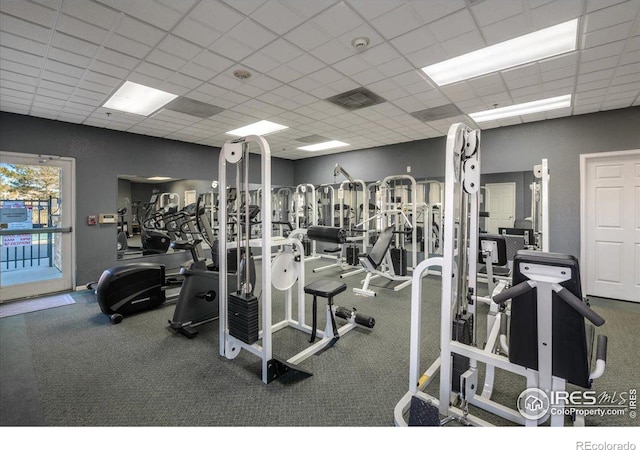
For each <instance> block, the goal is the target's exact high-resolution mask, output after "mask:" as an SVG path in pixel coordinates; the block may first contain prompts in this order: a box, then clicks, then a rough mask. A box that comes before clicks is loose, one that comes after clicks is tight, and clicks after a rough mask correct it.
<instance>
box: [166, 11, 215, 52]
mask: <svg viewBox="0 0 640 450" xmlns="http://www.w3.org/2000/svg"><path fill="white" fill-rule="evenodd" d="M171 32H172V33H173V34H175V35H176V36H180V37H181V38H183V39H186V40H187V41H190V42H193V43H195V44H198V45H200V46H202V47H209V46H210V45H211V44H213V43H214V42H215V41H216V40H217V39H218V38H219V37H220V36H222V33H221V32H219V31H217V30H214V29H213V28H210V27H207V26H206V25H204V24H201V23H200V22H197V21H195V20H193V19H190V18H188V17H187V18H185V19H184V20H183V21H182V22H180V23H179V24H178V26H177V27H175V28H174V29H173V30H172V31H171Z"/></svg>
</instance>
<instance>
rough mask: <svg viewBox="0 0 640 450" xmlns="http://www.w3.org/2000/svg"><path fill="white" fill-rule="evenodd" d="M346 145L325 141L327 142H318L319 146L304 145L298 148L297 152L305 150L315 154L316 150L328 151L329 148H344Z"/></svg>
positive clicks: (344, 143)
mask: <svg viewBox="0 0 640 450" xmlns="http://www.w3.org/2000/svg"><path fill="white" fill-rule="evenodd" d="M347 145H349V144H347V143H346V142H341V141H327V142H320V143H319V144H312V145H305V146H304V147H298V150H307V151H310V152H315V151H318V150H328V149H330V148H338V147H346V146H347Z"/></svg>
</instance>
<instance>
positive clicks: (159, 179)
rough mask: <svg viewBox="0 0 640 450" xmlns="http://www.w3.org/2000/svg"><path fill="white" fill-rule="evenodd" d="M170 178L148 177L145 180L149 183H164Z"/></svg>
mask: <svg viewBox="0 0 640 450" xmlns="http://www.w3.org/2000/svg"><path fill="white" fill-rule="evenodd" d="M170 179H171V177H149V178H147V180H149V181H166V180H170Z"/></svg>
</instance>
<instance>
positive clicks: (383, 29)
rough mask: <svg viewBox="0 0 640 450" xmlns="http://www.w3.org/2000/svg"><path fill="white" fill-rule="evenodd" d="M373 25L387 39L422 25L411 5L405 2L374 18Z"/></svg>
mask: <svg viewBox="0 0 640 450" xmlns="http://www.w3.org/2000/svg"><path fill="white" fill-rule="evenodd" d="M371 25H372V26H373V27H374V28H375V29H376V30H377V31H378V32H379V33H380V34H382V35H383V36H384V37H385V38H386V39H393V38H394V37H397V36H400V35H401V34H404V33H407V32H409V31H411V30H414V29H416V28H418V27H419V26H421V25H422V21H421V20H419V19H418V18H417V17H416V15H415V12H414V10H413V9H412V8H411V6H410V5H408V4H404V5H401V6H400V7H398V8H396V9H393V10H391V11H389V12H387V13H386V14H383V15H382V16H380V17H378V18H376V19H373V20H372V21H371Z"/></svg>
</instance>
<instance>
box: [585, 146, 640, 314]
mask: <svg viewBox="0 0 640 450" xmlns="http://www.w3.org/2000/svg"><path fill="white" fill-rule="evenodd" d="M580 214H581V255H582V264H583V267H584V268H585V274H584V275H583V283H584V286H583V287H584V289H583V290H584V291H585V294H586V295H593V296H598V297H607V298H613V299H618V300H627V301H633V302H640V150H628V151H622V152H608V153H596V154H585V155H580Z"/></svg>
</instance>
